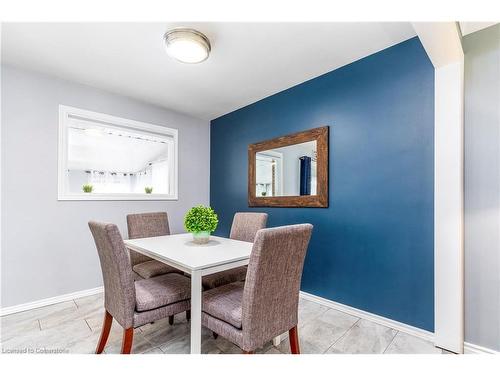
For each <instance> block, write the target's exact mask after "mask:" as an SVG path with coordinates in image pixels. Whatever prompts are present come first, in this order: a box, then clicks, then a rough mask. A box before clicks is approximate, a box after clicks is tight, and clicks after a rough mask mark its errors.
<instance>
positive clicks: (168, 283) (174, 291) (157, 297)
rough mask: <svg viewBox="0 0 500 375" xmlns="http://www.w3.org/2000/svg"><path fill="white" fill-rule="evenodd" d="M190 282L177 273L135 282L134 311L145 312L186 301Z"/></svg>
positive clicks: (189, 291)
mask: <svg viewBox="0 0 500 375" xmlns="http://www.w3.org/2000/svg"><path fill="white" fill-rule="evenodd" d="M190 296H191V280H189V279H188V278H187V277H185V276H183V275H180V274H178V273H167V274H166V275H161V276H156V277H152V278H150V279H143V280H139V281H136V282H135V299H136V306H135V309H136V311H147V310H153V309H157V308H159V307H162V306H165V305H169V304H171V303H175V302H179V301H184V300H188V299H189V298H190Z"/></svg>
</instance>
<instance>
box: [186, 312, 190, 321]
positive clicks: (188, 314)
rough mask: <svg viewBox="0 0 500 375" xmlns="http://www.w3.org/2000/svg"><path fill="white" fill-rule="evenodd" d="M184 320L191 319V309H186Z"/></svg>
mask: <svg viewBox="0 0 500 375" xmlns="http://www.w3.org/2000/svg"><path fill="white" fill-rule="evenodd" d="M186 320H187V321H188V322H189V321H190V320H191V310H186Z"/></svg>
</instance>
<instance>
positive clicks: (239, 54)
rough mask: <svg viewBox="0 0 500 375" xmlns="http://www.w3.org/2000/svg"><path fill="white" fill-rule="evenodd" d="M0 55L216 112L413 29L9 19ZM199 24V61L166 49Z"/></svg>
mask: <svg viewBox="0 0 500 375" xmlns="http://www.w3.org/2000/svg"><path fill="white" fill-rule="evenodd" d="M2 26H3V28H2V61H3V62H6V63H8V64H11V65H15V66H20V67H24V68H28V69H33V70H37V71H40V72H43V73H47V74H50V75H54V76H57V77H60V78H64V79H67V80H71V81H76V82H80V83H83V84H87V85H90V86H94V87H97V88H101V89H104V90H107V91H110V92H115V93H119V94H121V95H126V96H130V97H133V98H136V99H139V100H143V101H146V102H150V103H153V104H157V105H160V106H163V107H166V108H170V109H174V110H177V111H179V112H183V113H186V114H190V115H192V116H196V117H199V118H202V119H207V120H210V119H213V118H216V117H218V116H221V115H223V114H225V113H228V112H231V111H233V110H235V109H238V108H241V107H243V106H245V105H248V104H250V103H253V102H255V101H257V100H260V99H262V98H265V97H266V96H269V95H271V94H274V93H276V92H279V91H282V90H284V89H286V88H289V87H291V86H294V85H296V84H298V83H301V82H304V81H306V80H308V79H311V78H313V77H317V76H319V75H321V74H323V73H326V72H328V71H331V70H333V69H336V68H338V67H340V66H343V65H346V64H349V63H351V62H353V61H356V60H358V59H360V58H362V57H365V56H368V55H370V54H373V53H375V52H377V51H380V50H382V49H384V48H387V47H389V46H391V45H394V44H397V43H399V42H401V41H404V40H406V39H409V38H411V37H413V36H415V32H414V30H413V28H412V26H411V24H410V23H407V22H401V23H384V22H380V23H189V22H188V23H182V24H179V23H175V24H174V23H4V24H3V25H2ZM178 26H186V27H194V28H196V29H197V30H199V31H201V32H203V33H205V34H206V35H207V36H208V38H209V39H210V41H211V44H212V53H211V55H210V57H209V59H208V60H207V61H205V62H203V63H201V64H196V65H188V64H182V63H179V62H177V61H175V60H173V59H171V58H169V57H168V56H167V54H166V53H165V50H164V47H163V40H162V38H163V34H164V32H165V31H166V30H168V29H170V28H172V27H178Z"/></svg>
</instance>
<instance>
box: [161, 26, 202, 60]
mask: <svg viewBox="0 0 500 375" xmlns="http://www.w3.org/2000/svg"><path fill="white" fill-rule="evenodd" d="M163 38H164V41H165V47H166V49H167V53H168V55H169V56H171V57H173V58H174V59H176V60H178V61H180V62H183V63H187V64H196V63H200V62H202V61H205V60H206V59H207V58H208V55H209V54H210V41H209V40H208V38H207V37H206V36H205V35H204V34H202V33H200V32H199V31H196V30H193V29H187V28H177V29H173V30H169V31H167V32H166V33H165V35H164V37H163Z"/></svg>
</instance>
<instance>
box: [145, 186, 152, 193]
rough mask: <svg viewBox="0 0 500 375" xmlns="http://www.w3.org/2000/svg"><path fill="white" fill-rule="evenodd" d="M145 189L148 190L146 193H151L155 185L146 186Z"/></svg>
mask: <svg viewBox="0 0 500 375" xmlns="http://www.w3.org/2000/svg"><path fill="white" fill-rule="evenodd" d="M144 191H145V192H146V194H151V193H152V192H153V187H152V186H146V187H145V188H144Z"/></svg>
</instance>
